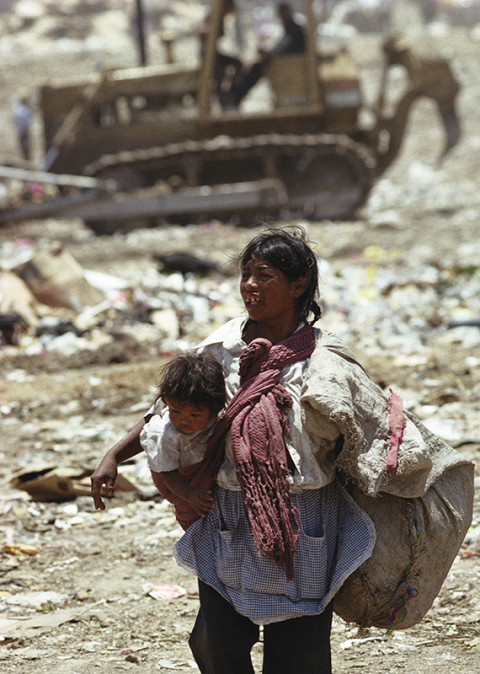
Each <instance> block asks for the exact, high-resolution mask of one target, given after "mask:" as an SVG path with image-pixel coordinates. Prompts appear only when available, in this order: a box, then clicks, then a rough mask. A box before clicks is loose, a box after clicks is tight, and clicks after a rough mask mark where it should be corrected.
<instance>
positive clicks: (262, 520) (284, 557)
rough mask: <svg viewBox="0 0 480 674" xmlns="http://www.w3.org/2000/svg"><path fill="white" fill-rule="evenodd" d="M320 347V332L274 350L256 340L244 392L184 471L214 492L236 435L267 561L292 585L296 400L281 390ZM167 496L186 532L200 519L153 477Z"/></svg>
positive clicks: (243, 377)
mask: <svg viewBox="0 0 480 674" xmlns="http://www.w3.org/2000/svg"><path fill="white" fill-rule="evenodd" d="M314 348H315V337H314V330H313V328H312V327H311V326H309V325H307V326H305V327H303V328H302V329H301V330H299V331H298V332H295V333H294V334H293V335H291V336H290V337H288V338H287V339H285V340H283V341H282V342H279V343H278V344H274V345H272V344H271V343H270V342H269V341H268V340H266V339H255V340H253V341H252V342H251V343H250V344H249V345H248V347H247V349H246V350H245V352H244V353H243V354H242V356H241V358H240V370H239V372H240V383H241V386H240V388H239V389H238V391H237V393H236V394H235V395H234V397H233V398H232V400H231V401H230V403H229V405H228V406H227V408H226V409H225V413H224V416H223V417H222V418H221V419H220V421H219V422H218V424H217V426H216V427H215V430H214V432H213V434H212V436H211V438H210V440H209V442H208V446H207V451H206V453H205V456H204V458H203V459H202V461H200V462H199V463H197V464H195V465H194V466H188V468H187V469H186V470H184V469H181V472H183V474H184V476H185V478H186V479H188V481H189V482H190V484H191V485H192V486H195V487H200V488H203V489H212V488H213V486H214V483H215V478H216V475H217V472H218V469H219V468H220V465H221V463H222V461H223V456H224V451H225V436H226V434H227V432H228V430H229V429H231V439H232V450H233V458H234V461H235V467H236V469H237V477H238V480H239V483H240V487H241V490H242V496H243V502H244V504H245V508H246V511H247V513H248V518H249V522H250V526H251V530H252V535H253V538H254V541H255V545H256V547H257V550H258V551H259V553H260V554H263V555H265V556H266V557H267V558H268V559H271V560H272V561H274V562H275V563H276V564H278V566H279V567H280V568H282V569H283V570H284V571H285V573H286V576H287V578H288V579H291V578H293V571H294V564H293V560H294V556H295V552H296V548H297V541H298V533H299V526H298V513H297V510H296V508H295V507H294V506H293V504H292V502H291V498H290V490H289V483H288V466H287V451H286V447H285V441H284V434H285V433H286V432H287V431H288V427H287V421H286V416H285V413H286V411H287V409H288V408H289V407H291V405H292V400H291V397H290V395H289V394H288V392H287V391H286V390H285V388H284V387H283V386H282V385H281V384H279V379H280V374H281V371H282V368H284V367H286V366H287V365H290V364H291V363H294V362H296V361H299V360H303V359H305V358H308V357H309V356H310V355H311V354H312V352H313V350H314ZM152 475H153V479H154V482H155V484H156V486H157V488H158V489H159V491H160V492H161V494H162V495H163V496H164V497H165V498H167V499H168V500H169V501H170V502H172V503H174V505H175V514H176V517H177V520H178V521H179V523H180V524H181V525H182V527H183V528H184V529H187V528H188V527H189V526H190V525H191V524H192V523H193V522H194V521H195V520H196V519H198V516H196V515H195V513H193V511H192V510H191V508H190V505H189V504H188V503H186V502H185V501H183V500H182V499H179V498H178V497H176V496H175V495H174V494H172V493H171V492H169V490H168V489H166V485H164V484H163V481H162V480H161V476H160V474H159V473H152Z"/></svg>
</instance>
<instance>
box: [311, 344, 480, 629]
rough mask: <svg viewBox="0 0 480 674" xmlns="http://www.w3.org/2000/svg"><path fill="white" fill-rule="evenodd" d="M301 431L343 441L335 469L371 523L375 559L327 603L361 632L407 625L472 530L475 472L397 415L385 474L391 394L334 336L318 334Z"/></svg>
mask: <svg viewBox="0 0 480 674" xmlns="http://www.w3.org/2000/svg"><path fill="white" fill-rule="evenodd" d="M301 402H302V405H303V409H304V413H305V418H304V424H305V428H306V430H307V431H308V432H309V433H311V434H312V435H318V436H319V437H322V433H323V432H324V431H323V429H324V428H328V427H330V428H331V426H332V424H333V426H334V427H335V428H336V430H337V432H338V433H340V434H341V436H342V438H343V446H342V449H341V451H340V453H339V454H338V455H337V456H336V459H335V465H336V468H337V470H338V472H339V475H340V476H341V477H342V481H343V482H344V483H345V486H346V487H347V489H348V491H349V492H350V493H351V495H352V496H353V498H354V500H355V501H356V502H357V503H358V505H359V506H360V507H361V508H363V510H364V511H365V512H366V513H367V514H368V515H369V516H370V518H371V519H372V521H373V523H374V525H375V530H376V536H377V540H376V543H375V547H374V549H373V552H372V556H371V557H370V558H369V559H368V560H366V561H365V562H364V563H363V564H362V565H361V567H360V568H359V569H358V570H357V571H356V572H354V573H353V574H352V575H351V576H350V577H349V578H347V580H346V582H345V583H344V585H343V586H342V588H341V589H340V591H339V593H338V594H337V596H336V598H335V601H334V609H335V611H336V613H337V614H338V615H339V616H340V617H342V618H343V619H344V620H346V621H349V622H356V623H358V624H359V625H361V626H375V627H387V628H389V629H397V628H398V629H405V628H407V627H411V626H412V625H415V624H416V623H418V622H419V620H421V619H422V618H423V617H424V615H425V614H426V613H427V611H428V610H429V608H430V607H431V605H432V603H433V601H434V599H435V597H436V596H437V595H438V593H439V591H440V588H441V586H442V583H443V581H444V580H445V577H446V575H447V573H448V571H449V569H450V566H451V564H452V562H453V560H454V559H455V556H456V555H457V553H458V551H459V549H460V546H461V544H462V541H463V539H464V537H465V534H466V532H467V530H468V528H469V526H470V524H471V520H472V510H473V496H474V466H473V464H472V463H471V462H470V461H468V460H467V459H465V457H463V456H462V455H461V454H460V453H459V452H457V451H455V450H454V449H452V448H451V447H450V446H449V445H447V444H446V443H445V442H444V441H443V440H441V439H440V438H438V437H437V436H435V435H434V434H433V433H431V432H430V431H429V430H428V429H427V428H426V427H425V426H424V424H422V423H421V421H420V420H419V419H417V418H416V417H415V416H414V415H413V414H411V413H410V412H408V411H404V414H403V416H404V428H403V436H402V438H401V442H400V444H399V446H398V452H397V456H396V462H395V466H394V468H393V469H391V470H388V469H387V463H388V457H389V451H390V449H391V447H390V444H391V443H390V440H391V429H390V425H389V421H390V405H389V398H388V395H386V394H385V393H384V392H383V391H382V390H381V389H380V388H379V387H378V386H377V385H376V384H374V383H373V382H372V381H371V380H370V379H369V377H368V376H367V374H366V373H365V371H364V370H363V368H362V367H361V366H360V364H359V363H358V362H357V361H356V359H355V357H354V356H353V354H352V353H351V352H350V351H349V349H348V348H347V347H346V346H345V345H344V344H343V342H341V341H340V340H339V339H338V338H336V337H335V336H333V335H330V334H329V333H326V332H321V331H319V332H318V339H317V348H316V350H315V351H314V353H313V354H312V357H311V359H310V365H309V369H308V376H307V377H306V380H305V384H304V390H303V392H302V396H301Z"/></svg>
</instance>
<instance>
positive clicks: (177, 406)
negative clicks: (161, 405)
mask: <svg viewBox="0 0 480 674" xmlns="http://www.w3.org/2000/svg"><path fill="white" fill-rule="evenodd" d="M166 402H167V407H168V412H169V415H170V421H171V422H172V424H173V425H174V426H175V428H176V429H177V430H179V431H180V432H181V433H196V432H197V431H202V430H203V429H204V428H206V427H207V426H208V424H209V423H210V421H211V420H212V419H213V418H214V417H215V416H216V415H215V412H213V411H212V410H211V409H210V408H209V407H206V406H205V405H194V404H193V403H179V402H178V401H176V400H171V399H170V400H167V401H166Z"/></svg>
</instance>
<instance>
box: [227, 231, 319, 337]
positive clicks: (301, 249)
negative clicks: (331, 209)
mask: <svg viewBox="0 0 480 674" xmlns="http://www.w3.org/2000/svg"><path fill="white" fill-rule="evenodd" d="M252 258H253V259H257V260H258V259H262V260H265V261H266V262H268V263H269V264H271V265H272V266H273V267H275V268H276V269H278V270H280V271H281V272H282V273H283V274H284V275H285V276H286V278H287V279H288V280H289V281H297V280H298V279H299V278H306V279H307V286H306V289H305V292H304V293H303V295H301V296H300V297H299V298H298V300H297V308H298V311H299V314H300V318H301V319H302V320H304V321H307V322H308V316H309V314H310V313H312V314H313V318H312V320H311V321H310V323H311V324H313V323H315V321H317V320H318V319H319V318H320V316H321V315H322V311H321V309H320V306H319V304H318V300H319V298H320V295H319V290H318V265H317V259H316V257H315V255H314V253H313V251H312V249H311V248H310V246H309V245H308V244H307V241H306V235H305V230H304V229H303V228H302V227H295V228H293V229H292V231H287V230H286V229H283V228H280V227H276V226H274V225H269V226H268V229H267V230H266V231H264V232H262V233H261V234H259V235H258V236H256V237H255V238H253V239H252V240H251V241H250V243H249V244H247V246H246V247H245V248H244V249H243V251H242V252H241V253H240V256H239V258H238V263H239V265H240V268H242V269H243V268H244V267H245V266H246V265H247V264H248V262H250V260H251V259H252Z"/></svg>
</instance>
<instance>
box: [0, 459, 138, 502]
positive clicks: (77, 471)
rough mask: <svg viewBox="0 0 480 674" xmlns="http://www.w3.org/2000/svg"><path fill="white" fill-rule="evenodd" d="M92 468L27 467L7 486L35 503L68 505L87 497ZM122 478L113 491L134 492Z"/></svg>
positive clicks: (121, 477) (120, 476)
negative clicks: (30, 497)
mask: <svg viewBox="0 0 480 674" xmlns="http://www.w3.org/2000/svg"><path fill="white" fill-rule="evenodd" d="M94 470H95V469H94V468H78V467H73V466H48V465H31V466H26V467H25V468H23V469H22V470H21V471H19V472H18V473H16V474H15V475H13V476H12V478H11V480H10V485H11V487H13V488H14V489H23V490H24V491H26V492H28V493H29V494H30V495H31V496H32V498H33V499H34V500H36V501H68V500H71V499H75V498H76V497H77V496H90V489H91V487H90V480H89V478H90V475H91V474H92V473H93V471H94ZM136 490H137V487H135V486H134V485H133V484H132V483H131V482H130V481H129V480H127V479H126V478H125V477H124V476H123V475H120V474H119V475H118V478H117V481H116V484H115V491H120V492H122V491H125V492H129V491H136Z"/></svg>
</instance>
